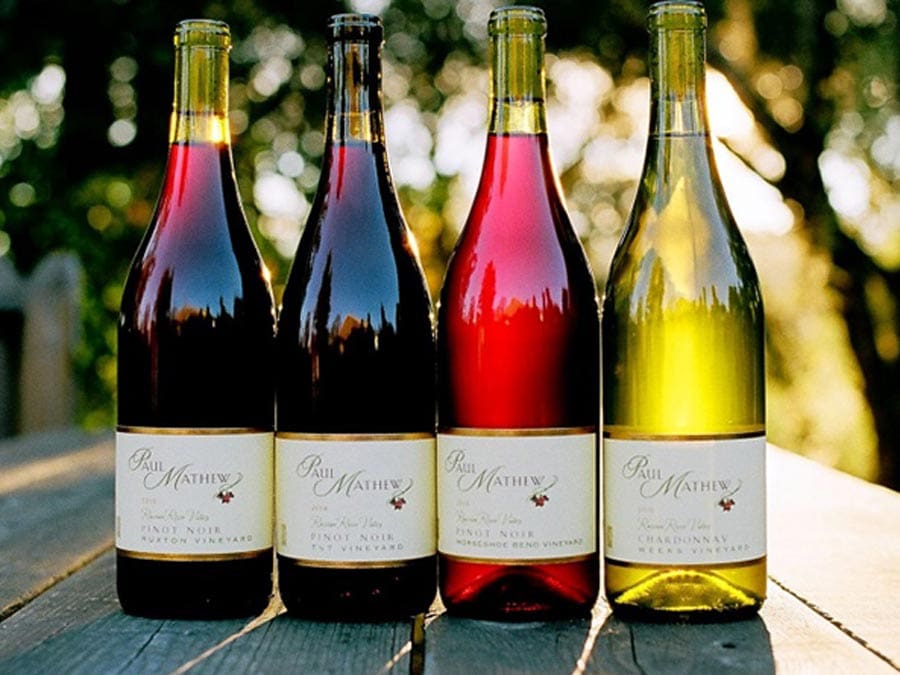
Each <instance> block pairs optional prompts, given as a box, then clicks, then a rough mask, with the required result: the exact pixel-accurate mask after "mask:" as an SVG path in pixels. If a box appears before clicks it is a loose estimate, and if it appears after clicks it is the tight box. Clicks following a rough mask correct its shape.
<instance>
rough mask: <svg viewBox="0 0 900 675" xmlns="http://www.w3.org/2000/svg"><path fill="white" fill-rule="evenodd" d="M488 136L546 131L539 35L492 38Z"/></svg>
mask: <svg viewBox="0 0 900 675" xmlns="http://www.w3.org/2000/svg"><path fill="white" fill-rule="evenodd" d="M490 51H491V57H490V58H491V92H490V95H491V114H490V124H489V127H488V130H489V132H490V133H491V134H543V133H546V132H547V113H546V109H545V105H544V97H545V96H544V94H545V91H544V40H543V36H542V35H540V34H535V33H533V32H531V33H525V32H523V33H514V32H508V33H507V32H505V33H501V34H495V35H492V36H491V43H490Z"/></svg>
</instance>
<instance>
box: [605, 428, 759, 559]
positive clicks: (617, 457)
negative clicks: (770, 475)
mask: <svg viewBox="0 0 900 675" xmlns="http://www.w3.org/2000/svg"><path fill="white" fill-rule="evenodd" d="M765 472H766V439H765V436H758V437H753V438H725V439H712V440H624V439H618V438H605V439H604V440H603V504H604V524H605V555H606V557H607V558H610V559H613V560H616V561H620V562H630V563H640V564H655V565H670V564H671V565H682V564H685V565H687V564H691V565H702V564H716V563H737V562H744V561H748V560H755V559H757V558H761V557H762V556H764V555H765V554H766V487H765Z"/></svg>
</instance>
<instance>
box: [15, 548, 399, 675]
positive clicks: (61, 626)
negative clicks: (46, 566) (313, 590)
mask: <svg viewBox="0 0 900 675" xmlns="http://www.w3.org/2000/svg"><path fill="white" fill-rule="evenodd" d="M114 576H115V556H114V554H113V553H112V552H109V553H107V554H105V555H103V556H102V557H101V558H100V559H98V560H97V561H95V562H94V563H92V564H90V565H88V566H87V567H86V568H85V569H83V570H81V571H79V572H78V573H76V574H74V575H73V576H71V577H70V578H68V579H66V580H65V581H63V582H62V583H60V584H58V585H57V586H55V587H54V588H52V589H50V590H49V591H47V592H46V593H43V594H42V595H41V596H40V597H39V598H37V599H36V600H34V601H33V602H31V603H30V604H29V605H28V606H27V607H25V608H24V609H22V610H21V611H19V612H17V613H16V614H15V615H14V616H12V617H11V618H9V619H7V620H6V621H4V622H2V623H0V672H62V671H65V672H67V673H85V674H89V673H90V674H93V673H113V672H135V673H138V672H190V673H220V672H225V671H234V672H253V673H292V672H296V673H362V672H372V673H376V672H409V653H408V652H409V647H408V646H407V643H408V641H409V638H410V624H409V623H406V622H394V623H383V624H341V623H318V622H313V621H301V620H298V619H293V618H290V617H288V616H286V615H284V614H281V615H279V611H280V605H278V604H276V603H273V605H272V606H271V607H270V608H269V609H268V610H267V611H266V612H265V613H264V615H263V616H262V617H261V618H259V619H234V620H225V621H164V620H156V619H142V618H139V617H132V616H127V615H125V614H123V613H122V611H121V610H120V608H119V605H118V603H117V601H116V597H115V580H114Z"/></svg>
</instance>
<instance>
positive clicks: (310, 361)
mask: <svg viewBox="0 0 900 675" xmlns="http://www.w3.org/2000/svg"><path fill="white" fill-rule="evenodd" d="M329 33H330V35H329V38H330V46H329V60H328V88H329V99H328V100H329V103H328V109H327V116H326V126H327V133H326V138H327V142H326V147H325V160H324V166H323V167H322V174H321V181H320V183H319V189H318V192H317V195H316V198H315V200H314V203H313V206H312V209H311V211H310V215H309V219H308V221H307V224H306V228H305V229H304V231H303V235H302V238H301V240H300V244H299V247H298V249H297V254H296V258H295V260H294V264H293V266H292V268H291V272H290V276H289V278H288V282H287V286H286V288H285V292H284V298H283V303H282V308H281V313H280V317H279V323H278V339H277V345H278V348H277V358H278V368H277V385H276V386H277V403H278V405H277V409H278V414H277V429H278V431H277V434H276V484H277V492H276V512H277V528H276V549H277V551H278V576H279V591H280V593H281V598H282V600H283V601H284V604H285V605H286V607H287V609H288V611H290V612H291V613H294V614H299V615H303V616H307V617H315V618H320V619H332V620H334V619H341V620H378V619H388V618H399V617H405V616H409V615H411V614H415V613H419V612H422V611H424V610H425V609H427V608H428V606H429V605H430V604H431V602H432V600H433V599H434V597H435V591H436V559H435V557H436V543H435V540H436V534H435V529H436V526H435V493H434V480H435V479H434V449H435V440H434V423H435V420H434V416H435V409H434V408H435V404H434V396H435V357H434V335H433V317H432V309H431V300H430V298H429V296H428V290H427V287H426V285H425V279H424V274H423V273H422V269H421V267H420V265H419V261H418V259H417V255H416V250H415V244H414V241H413V238H412V235H411V233H410V231H409V230H408V228H407V226H406V223H405V221H404V219H403V215H402V213H401V211H400V207H399V204H398V202H397V197H396V195H395V193H394V188H393V186H392V183H391V177H390V171H389V168H388V161H387V155H386V152H385V146H384V134H383V119H382V117H383V116H382V105H381V87H380V73H381V44H382V27H381V22H380V21H379V20H378V19H377V18H376V17H371V16H365V15H354V14H342V15H336V16H334V17H332V18H331V21H330V23H329Z"/></svg>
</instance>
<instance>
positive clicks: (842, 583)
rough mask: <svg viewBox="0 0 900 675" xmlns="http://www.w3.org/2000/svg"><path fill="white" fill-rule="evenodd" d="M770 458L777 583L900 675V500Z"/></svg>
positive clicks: (778, 454) (772, 565) (785, 455)
mask: <svg viewBox="0 0 900 675" xmlns="http://www.w3.org/2000/svg"><path fill="white" fill-rule="evenodd" d="M768 457H769V466H768V484H769V485H768V487H769V490H768V494H769V575H770V576H771V577H772V578H773V579H774V580H775V581H776V582H777V583H778V584H780V585H781V586H782V587H784V588H785V589H787V590H788V591H789V592H790V593H792V594H794V595H795V596H797V597H798V598H799V599H801V600H802V601H803V602H805V603H807V604H809V605H810V606H811V607H812V608H814V609H815V610H816V611H817V612H819V613H821V614H822V615H823V616H826V617H829V618H830V619H831V620H832V621H833V622H834V623H835V625H839V626H840V627H841V629H842V630H843V631H844V632H846V633H847V634H848V635H852V636H853V637H854V638H856V639H857V640H859V641H860V642H862V643H864V644H866V645H867V646H868V647H869V648H870V649H872V650H873V651H875V652H877V653H879V654H881V655H882V656H883V657H884V658H885V659H886V660H888V661H889V662H890V663H892V664H893V665H894V667H896V668H898V669H900V639H898V638H900V610H898V609H897V607H898V605H900V494H898V493H896V492H894V491H892V490H888V489H886V488H883V487H879V486H877V485H872V484H871V483H867V482H865V481H862V480H859V479H858V478H854V477H853V476H850V475H848V474H845V473H841V472H839V471H835V470H833V469H830V468H828V467H825V466H822V465H820V464H818V463H816V462H813V461H810V460H808V459H804V458H803V457H800V456H798V455H795V454H793V453H789V452H786V451H784V450H779V449H778V448H774V447H770V452H769V455H768ZM770 586H771V584H770Z"/></svg>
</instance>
